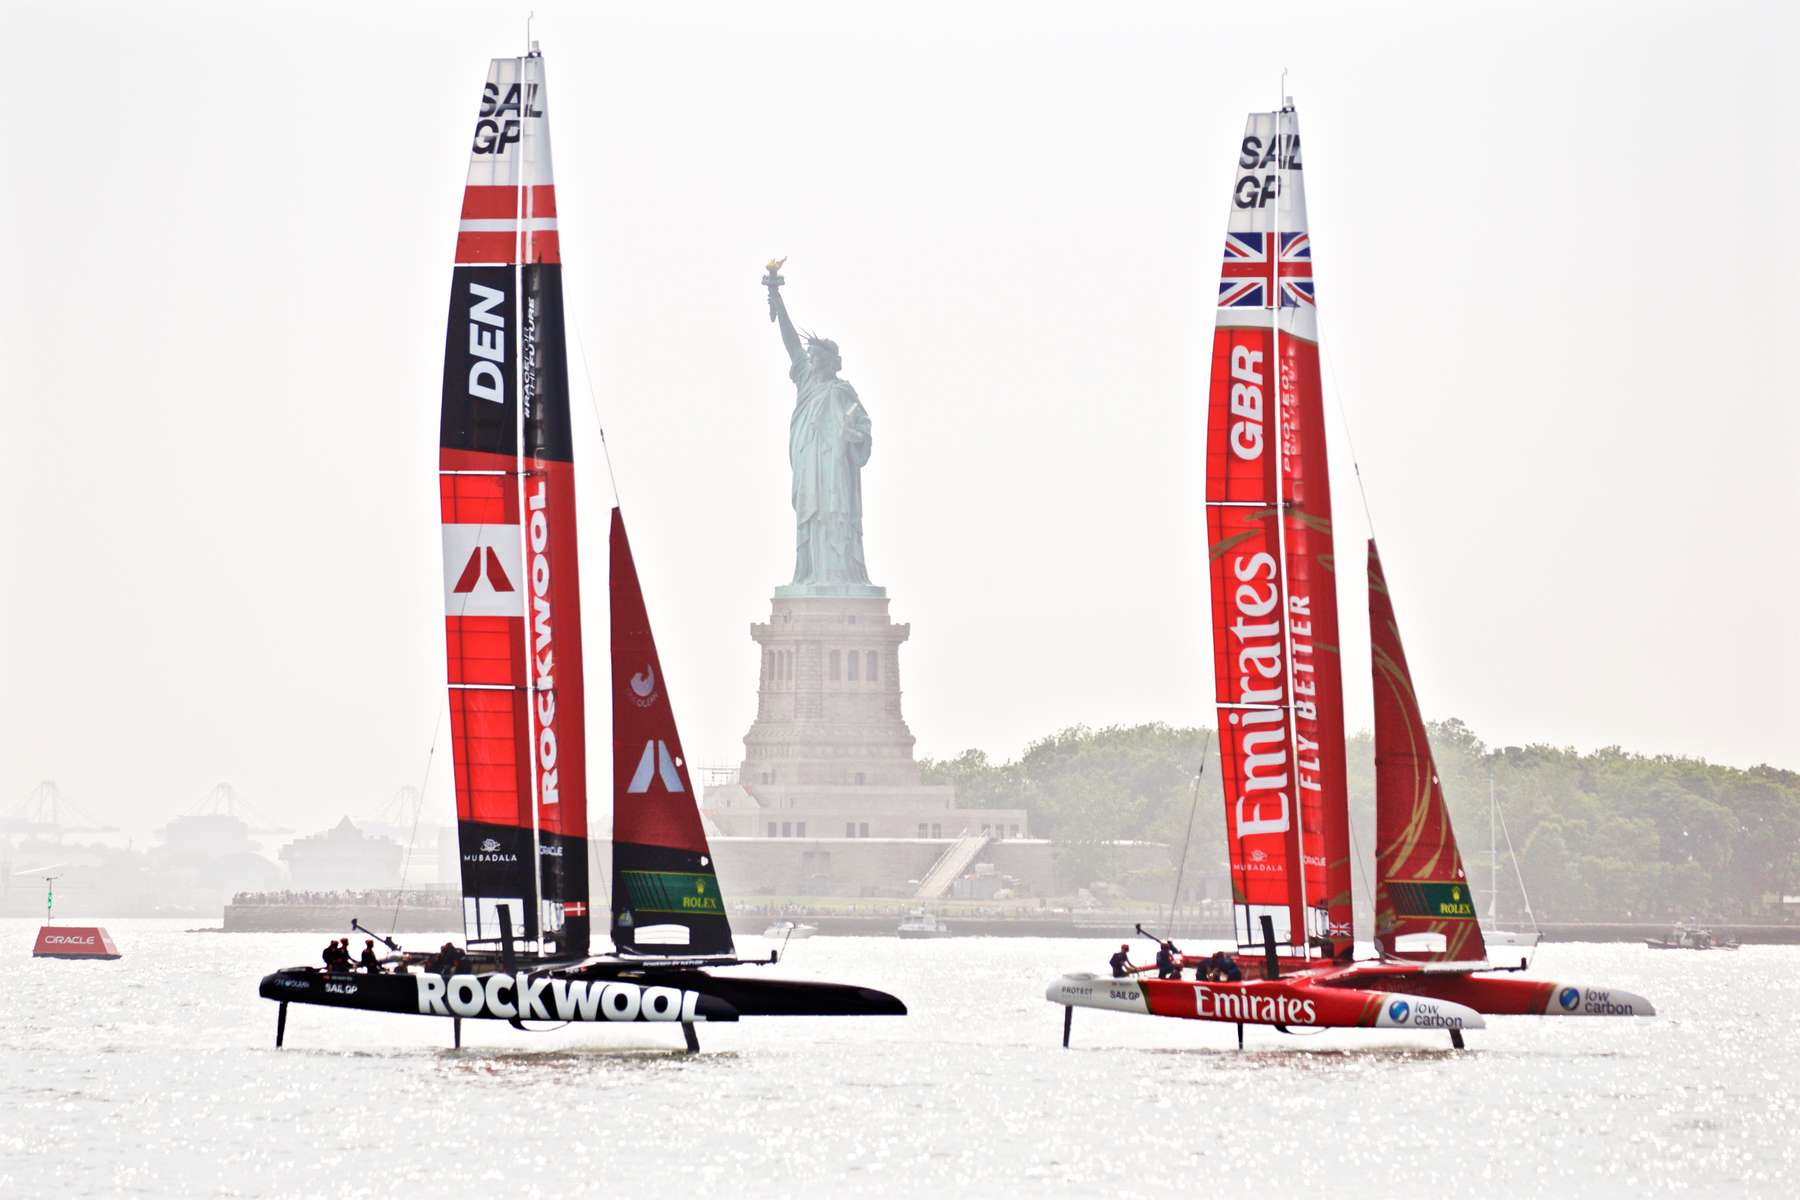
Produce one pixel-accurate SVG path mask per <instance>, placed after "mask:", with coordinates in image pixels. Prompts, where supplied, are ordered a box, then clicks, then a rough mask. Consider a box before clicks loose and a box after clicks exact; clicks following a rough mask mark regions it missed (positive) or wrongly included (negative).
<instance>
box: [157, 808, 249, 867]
mask: <svg viewBox="0 0 1800 1200" xmlns="http://www.w3.org/2000/svg"><path fill="white" fill-rule="evenodd" d="M159 832H161V834H162V839H163V848H164V849H165V850H167V851H168V852H169V853H171V854H179V855H191V856H194V857H197V858H202V859H206V860H209V861H210V860H212V859H217V858H224V857H225V856H227V855H231V854H254V853H255V852H256V843H254V842H252V841H251V840H250V826H249V824H248V823H246V822H245V821H244V819H243V818H241V817H238V816H235V815H233V814H231V813H225V812H210V813H189V814H188V815H187V816H184V817H176V818H175V819H174V820H173V821H170V822H169V823H168V824H167V825H165V826H163V828H162V829H161V830H160V831H159Z"/></svg>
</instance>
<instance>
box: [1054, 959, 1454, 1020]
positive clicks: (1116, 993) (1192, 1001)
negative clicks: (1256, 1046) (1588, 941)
mask: <svg viewBox="0 0 1800 1200" xmlns="http://www.w3.org/2000/svg"><path fill="white" fill-rule="evenodd" d="M1044 998H1045V999H1046V1000H1049V1001H1050V1002H1051V1003H1053V1004H1061V1005H1064V1006H1067V1007H1070V1008H1099V1009H1105V1010H1107V1011H1110V1012H1129V1013H1139V1014H1147V1015H1150V1016H1156V1017H1179V1018H1183V1019H1186V1020H1191V1021H1223V1022H1226V1023H1229V1024H1234V1025H1277V1026H1306V1027H1309V1028H1310V1027H1325V1028H1336V1029H1416V1030H1438V1031H1441V1030H1445V1029H1454V1030H1463V1029H1481V1028H1483V1025H1484V1023H1483V1021H1482V1019H1481V1014H1480V1013H1478V1012H1476V1011H1475V1010H1473V1009H1471V1008H1468V1007H1466V1006H1464V1005H1461V1004H1457V1003H1454V1002H1452V1001H1449V1000H1439V999H1436V998H1421V997H1417V996H1411V995H1398V994H1394V993H1390V992H1378V991H1367V990H1363V989H1359V988H1350V987H1325V986H1321V985H1320V983H1319V981H1317V980H1313V979H1306V978H1300V979H1294V980H1287V979H1255V980H1245V981H1243V982H1241V983H1201V982H1196V981H1189V980H1184V979H1108V978H1105V977H1103V976H1099V975H1091V974H1086V973H1082V974H1075V975H1064V976H1062V977H1061V978H1059V979H1057V980H1055V981H1053V982H1052V983H1051V984H1050V986H1049V988H1048V989H1047V990H1046V991H1045V993H1044Z"/></svg>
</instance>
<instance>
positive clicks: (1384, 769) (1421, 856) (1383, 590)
mask: <svg viewBox="0 0 1800 1200" xmlns="http://www.w3.org/2000/svg"><path fill="white" fill-rule="evenodd" d="M1369 634H1370V642H1371V645H1372V648H1373V656H1372V657H1373V663H1374V676H1375V876H1376V880H1375V945H1376V947H1377V948H1378V949H1380V950H1381V952H1382V953H1384V954H1389V955H1397V956H1399V957H1402V958H1413V959H1420V960H1427V961H1430V960H1448V961H1452V962H1479V961H1483V960H1485V959H1486V957H1487V947H1486V946H1485V945H1484V944H1483V942H1482V938H1481V923H1480V922H1479V921H1478V920H1477V919H1476V916H1475V898H1474V897H1473V896H1472V895H1471V894H1470V891H1469V880H1468V877H1467V876H1466V875H1465V874H1464V873H1463V862H1462V855H1461V854H1460V853H1459V852H1458V851H1457V849H1456V834H1455V832H1454V831H1453V830H1452V829H1451V828H1450V811H1449V810H1448V809H1447V808H1445V807H1444V789H1443V787H1442V785H1441V784H1440V783H1439V782H1438V772H1437V763H1436V762H1434V761H1433V759H1432V757H1431V743H1430V742H1429V741H1428V740H1427V739H1426V736H1425V720H1424V718H1423V717H1422V716H1420V714H1419V699H1418V697H1417V696H1416V695H1414V694H1413V684H1412V673H1411V672H1410V671H1408V670H1407V668H1406V651H1405V650H1404V649H1402V648H1401V646H1400V626H1399V623H1398V622H1397V621H1396V620H1395V619H1394V605H1393V601H1392V599H1391V598H1390V597H1389V596H1388V588H1387V577H1386V576H1385V575H1383V574H1382V571H1381V556H1380V555H1379V554H1377V553H1376V550H1375V543H1374V541H1373V540H1371V541H1370V542H1369Z"/></svg>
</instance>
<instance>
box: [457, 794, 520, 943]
mask: <svg viewBox="0 0 1800 1200" xmlns="http://www.w3.org/2000/svg"><path fill="white" fill-rule="evenodd" d="M457 841H458V844H459V849H460V854H459V855H458V857H459V858H460V860H461V867H462V892H463V932H464V934H465V935H466V936H467V937H468V938H469V939H470V940H471V941H491V940H494V939H497V938H498V937H499V936H500V924H499V912H498V909H499V906H500V905H505V906H506V907H507V908H508V909H510V910H511V912H512V927H513V936H514V937H518V938H524V939H526V940H528V941H529V940H534V939H536V937H537V936H538V913H537V897H536V896H535V895H534V891H535V888H536V880H535V879H534V878H533V875H532V864H531V830H529V829H520V828H519V827H518V826H516V825H489V824H486V823H484V822H481V821H461V822H459V823H458V825H457Z"/></svg>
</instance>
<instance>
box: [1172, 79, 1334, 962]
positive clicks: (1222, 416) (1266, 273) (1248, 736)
mask: <svg viewBox="0 0 1800 1200" xmlns="http://www.w3.org/2000/svg"><path fill="white" fill-rule="evenodd" d="M1301 172H1302V164H1301V155H1300V136H1299V131H1298V126H1297V124H1296V123H1295V118H1294V114H1293V112H1292V111H1291V110H1288V111H1283V112H1280V113H1252V114H1251V115H1250V118H1249V122H1248V124H1247V126H1246V128H1245V134H1244V140H1243V142H1242V143H1241V145H1240V147H1239V159H1238V175H1237V181H1236V184H1235V186H1234V187H1233V189H1232V207H1231V211H1230V218H1229V220H1228V222H1227V232H1226V236H1225V249H1224V258H1223V262H1222V265H1221V268H1220V279H1219V307H1218V319H1217V328H1216V330H1215V332H1214V335H1213V364H1212V386H1211V392H1210V397H1209V411H1208V419H1207V459H1206V462H1207V469H1206V503H1207V539H1208V543H1209V557H1210V561H1211V572H1212V606H1213V613H1212V616H1213V653H1214V663H1215V669H1216V673H1217V677H1216V688H1217V693H1216V694H1217V696H1218V703H1219V720H1220V739H1219V746H1220V754H1221V758H1222V761H1223V764H1224V781H1225V824H1226V841H1227V844H1228V846H1229V848H1230V858H1231V878H1232V893H1233V901H1234V905H1235V908H1236V914H1237V930H1238V941H1239V943H1240V944H1242V945H1252V944H1257V943H1260V941H1261V939H1262V934H1261V930H1260V921H1261V918H1262V917H1264V916H1267V917H1269V918H1271V920H1272V922H1273V925H1274V929H1275V935H1276V938H1277V940H1278V941H1279V942H1281V943H1284V944H1286V945H1288V946H1295V947H1299V946H1305V945H1307V944H1308V939H1309V935H1310V938H1311V939H1313V940H1314V941H1315V942H1316V941H1317V940H1318V939H1324V940H1325V941H1326V942H1329V943H1330V946H1329V951H1330V952H1336V951H1339V950H1344V949H1348V947H1349V944H1350V941H1351V937H1352V928H1351V896H1350V845H1349V843H1350V836H1349V817H1348V803H1347V796H1346V782H1345V766H1344V726H1343V683H1342V672H1341V667H1340V664H1339V661H1338V637H1337V592H1336V585H1335V581H1334V577H1333V574H1332V562H1333V559H1332V534H1331V485H1330V477H1329V471H1328V469H1327V465H1326V453H1325V432H1324V416H1323V405H1322V403H1321V399H1320V390H1319V351H1318V332H1317V328H1318V326H1317V316H1316V310H1315V308H1314V299H1315V295H1314V286H1313V278H1312V242H1311V238H1310V235H1309V234H1308V232H1307V228H1306V197H1305V188H1304V178H1303V176H1302V173H1301ZM1277 344H1279V355H1280V359H1281V362H1280V370H1279V384H1277V382H1276V381H1277V376H1278V372H1277V369H1276V355H1277ZM1277 398H1278V399H1279V404H1278V403H1277ZM1302 931H1304V932H1302Z"/></svg>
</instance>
